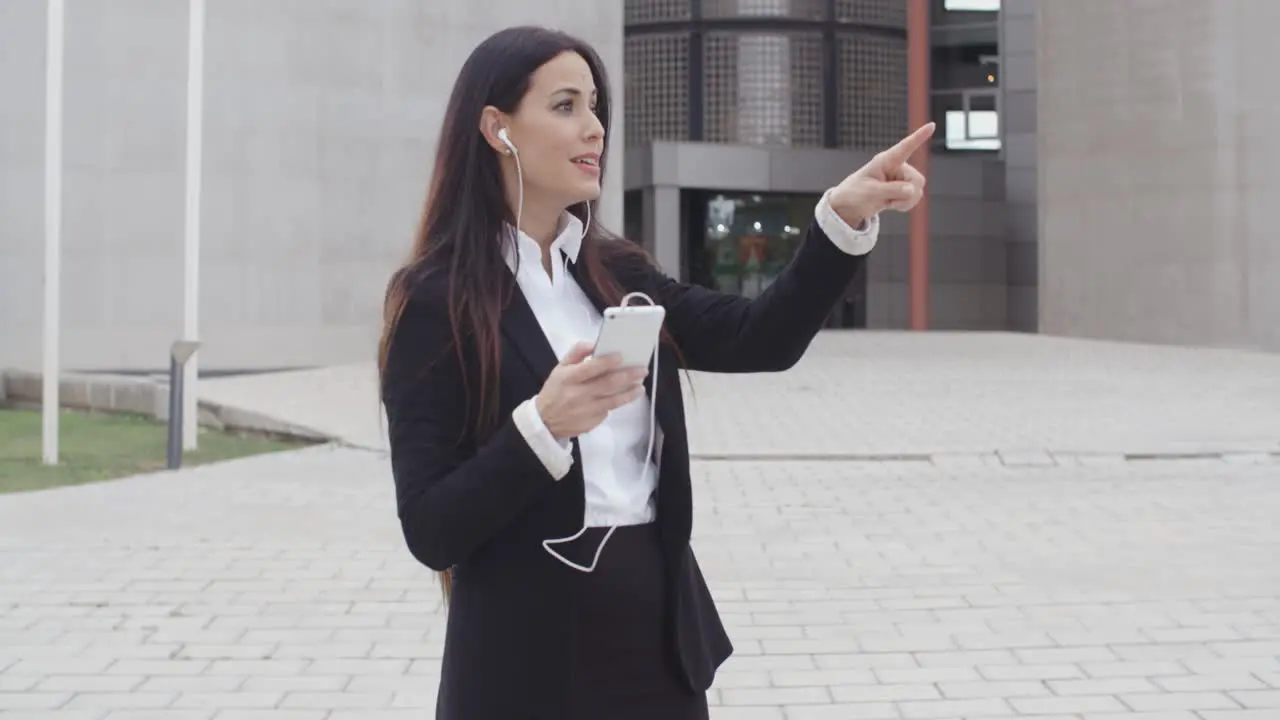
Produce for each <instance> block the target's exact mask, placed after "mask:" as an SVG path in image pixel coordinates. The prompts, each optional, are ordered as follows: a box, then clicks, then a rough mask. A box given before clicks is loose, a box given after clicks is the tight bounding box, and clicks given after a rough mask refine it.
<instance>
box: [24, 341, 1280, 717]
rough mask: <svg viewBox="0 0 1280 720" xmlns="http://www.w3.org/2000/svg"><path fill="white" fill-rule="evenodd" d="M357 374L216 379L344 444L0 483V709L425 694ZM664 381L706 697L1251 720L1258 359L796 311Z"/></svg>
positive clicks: (781, 710) (387, 704) (320, 708)
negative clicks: (679, 451) (828, 331)
mask: <svg viewBox="0 0 1280 720" xmlns="http://www.w3.org/2000/svg"><path fill="white" fill-rule="evenodd" d="M918 340H923V342H917V341H918ZM1012 349H1018V350H1025V351H1026V352H1025V353H1023V354H1020V355H1017V356H1010V355H1008V353H1009V352H1010V350H1012ZM855 351H856V352H855ZM371 372H372V369H371V368H370V367H363V368H339V369H329V370H323V371H312V372H308V373H297V374H291V375H289V376H282V377H274V378H256V379H230V380H228V381H225V382H227V383H228V385H226V386H224V387H223V390H224V391H225V392H224V395H223V397H222V398H221V399H220V401H223V402H224V401H226V397H227V396H230V395H234V393H235V392H239V391H241V389H242V388H243V387H246V386H248V385H250V384H252V383H254V382H266V383H267V384H264V385H262V387H263V388H266V387H271V388H274V389H275V393H276V398H277V400H276V403H277V404H276V406H275V409H274V410H272V408H270V407H257V408H255V409H257V410H259V411H265V410H272V412H275V413H276V414H278V415H281V416H283V417H286V418H287V419H292V420H294V421H297V420H299V419H305V417H306V415H307V413H308V412H309V411H310V410H314V412H313V413H312V414H311V420H312V421H313V424H314V425H317V426H321V427H322V428H324V429H328V430H330V431H337V430H341V431H342V432H334V434H335V435H338V436H340V437H342V438H343V439H344V441H345V443H346V444H334V445H326V446H321V447H316V448H312V449H308V450H303V451H299V452H292V453H286V454H279V455H272V456H264V457H258V458H251V459H245V460H239V461H234V462H229V463H224V464H219V465H214V466H208V467H202V468H192V469H187V470H183V471H180V472H177V473H171V474H170V473H160V474H155V475H149V476H141V477H135V478H129V479H126V480H121V481H116V482H109V483H101V484H95V485H89V486H83V487H75V488H64V489H58V490H52V491H46V492H39V493H30V494H21V495H8V496H0V720H34V719H36V718H39V719H41V720H44V719H47V720H124V719H126V718H127V719H134V718H155V719H156V720H161V719H163V720H170V719H172V720H186V719H188V718H191V719H196V720H247V719H250V718H264V719H270V720H348V719H352V720H354V719H357V718H358V719H360V720H392V719H400V718H419V719H420V718H428V717H432V714H431V708H432V707H433V704H434V695H435V685H436V679H437V677H438V663H439V656H440V650H441V642H442V638H443V635H442V631H443V615H442V614H441V612H440V604H439V593H438V589H437V586H436V585H435V582H434V580H433V578H432V576H431V574H430V572H429V571H428V570H427V569H426V568H423V567H421V566H420V565H417V564H416V563H415V561H413V560H412V558H411V557H410V556H409V555H408V553H407V551H406V550H405V549H404V546H403V541H402V539H401V537H400V531H399V527H398V524H397V521H396V518H395V508H394V500H393V494H392V484H391V479H390V475H389V468H388V462H387V459H386V455H385V452H384V451H382V450H380V449H379V448H378V446H377V442H376V439H377V437H378V429H377V421H376V414H375V413H372V412H370V413H369V414H367V415H362V414H361V413H363V412H364V408H365V406H366V405H367V406H368V408H369V409H370V411H372V410H374V409H376V405H375V404H374V403H375V402H376V400H375V399H374V398H372V396H368V397H363V396H361V395H360V391H359V387H360V383H362V382H366V380H360V379H359V378H360V377H361V373H364V374H365V375H369V377H368V378H367V382H368V385H367V387H368V388H370V389H371V388H372V387H373V386H372V382H371V380H372V377H371ZM302 377H307V378H309V380H310V383H309V385H308V386H307V387H308V392H306V393H303V394H302V396H294V395H292V391H294V390H295V389H296V388H297V387H298V383H299V381H300V378H302ZM326 378H328V384H325V382H321V381H322V380H325V379H326ZM220 382H224V381H220ZM209 385H210V386H216V385H217V384H216V383H210V384H209ZM237 385H238V387H237ZM694 386H695V388H696V389H697V399H696V401H694V400H692V399H691V400H690V412H691V419H690V421H691V423H692V424H693V426H692V430H693V433H694V436H695V437H696V438H697V440H696V443H697V447H696V448H695V449H696V451H697V452H698V454H699V456H700V458H701V459H699V460H697V461H696V462H695V468H694V482H695V487H694V491H695V502H696V507H697V516H696V519H695V530H694V532H695V545H696V549H697V551H698V553H699V558H700V561H701V563H702V566H703V569H704V571H705V572H706V573H707V575H708V580H709V582H710V584H711V586H712V590H713V593H714V594H715V596H716V597H717V600H718V602H719V606H720V609H721V612H722V614H723V617H724V619H725V622H726V624H727V625H728V626H729V631H730V634H731V636H732V638H733V640H734V643H735V645H736V648H737V653H736V655H735V656H734V657H733V658H731V659H730V660H729V661H728V663H727V664H726V665H725V666H724V668H723V670H722V672H721V674H720V675H719V678H718V680H717V683H716V686H715V687H714V688H713V689H712V691H711V692H710V700H711V702H712V704H713V712H712V717H713V718H715V720H829V719H830V720H858V719H870V720H915V719H920V720H925V719H931V718H933V719H949V720H961V719H963V720H986V719H988V718H990V719H992V720H994V719H995V718H1010V717H1034V718H1038V719H1039V720H1068V719H1069V720H1275V719H1277V718H1280V526H1278V525H1277V524H1276V523H1275V521H1276V519H1277V518H1280V456H1278V453H1280V445H1277V443H1280V357H1276V356H1260V355H1250V354H1245V353H1226V352H1216V351H1185V350H1174V349H1157V348H1144V347H1138V346H1123V345H1115V344H1106V343H1088V342H1068V341H1062V340H1055V339H1051V338H1023V337H1013V336H1000V335H997V336H987V342H986V343H984V342H983V336H975V337H965V336H950V335H945V334H940V335H938V336H936V337H930V338H919V337H908V336H905V335H892V334H889V335H883V336H876V335H868V336H866V337H865V338H863V337H858V336H849V335H824V336H823V337H822V338H821V339H820V341H819V343H818V344H817V345H816V346H815V348H814V351H813V352H812V353H811V354H810V356H809V357H807V358H806V359H805V361H804V362H802V363H801V365H800V366H799V367H797V368H796V369H795V370H794V371H792V372H791V373H788V374H786V375H780V376H774V377H767V378H766V377H740V378H721V377H708V376H698V377H696V378H695V379H694ZM228 388H229V389H228ZM269 400H270V397H269V396H268V394H267V393H266V391H265V390H264V391H263V393H262V394H260V395H259V397H258V401H259V402H260V403H261V404H264V405H265V404H268V401H269ZM1134 403H1144V404H1140V405H1138V406H1134ZM750 413H755V414H754V415H752V414H750ZM344 423H345V425H344ZM360 440H364V441H367V442H360ZM1127 454H1133V455H1134V456H1133V457H1131V458H1129V459H1126V458H1125V456H1126V455H1127ZM1160 455H1169V457H1158V456H1160ZM1153 456H1156V457H1153ZM495 691H500V689H495Z"/></svg>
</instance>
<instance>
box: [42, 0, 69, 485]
mask: <svg viewBox="0 0 1280 720" xmlns="http://www.w3.org/2000/svg"><path fill="white" fill-rule="evenodd" d="M48 11H49V15H48V28H47V32H48V39H47V41H46V43H45V55H44V63H45V64H44V68H45V81H44V83H45V100H44V103H45V105H44V107H45V111H44V363H43V364H44V367H43V381H44V388H43V392H42V394H41V413H42V416H43V417H42V419H43V421H44V428H43V438H42V439H43V443H42V444H43V446H44V464H46V465H57V464H58V408H59V407H60V405H61V401H60V398H59V396H58V380H59V378H60V375H61V372H60V368H61V360H60V359H59V357H58V350H59V337H58V331H59V326H60V324H61V322H60V318H61V314H62V308H61V307H60V304H59V300H60V297H61V287H60V286H61V280H62V44H63V43H62V34H63V16H64V7H63V0H49V5H48Z"/></svg>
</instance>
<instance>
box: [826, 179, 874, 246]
mask: <svg viewBox="0 0 1280 720" xmlns="http://www.w3.org/2000/svg"><path fill="white" fill-rule="evenodd" d="M830 195H831V190H827V191H826V192H824V193H823V194H822V199H821V200H819V201H818V205H817V207H815V208H814V209H813V217H814V219H815V220H817V221H818V227H820V228H822V232H823V233H825V234H826V236H827V237H828V238H829V239H830V240H831V242H832V243H834V244H835V246H836V247H838V248H840V249H841V250H842V251H844V252H846V253H848V254H850V255H866V254H867V253H869V252H871V249H872V248H874V247H875V246H876V240H877V239H878V238H879V237H880V216H879V215H872V216H871V217H870V218H867V220H866V222H865V223H864V226H863V228H862V229H860V230H859V229H855V228H852V227H849V223H847V222H845V221H844V218H842V217H840V215H839V214H838V213H837V212H836V211H835V210H832V209H831V202H830V200H828V196H830Z"/></svg>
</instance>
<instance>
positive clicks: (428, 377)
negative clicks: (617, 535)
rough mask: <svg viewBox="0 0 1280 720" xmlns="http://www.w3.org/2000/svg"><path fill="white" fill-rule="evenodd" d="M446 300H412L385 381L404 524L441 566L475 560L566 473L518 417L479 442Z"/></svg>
mask: <svg viewBox="0 0 1280 720" xmlns="http://www.w3.org/2000/svg"><path fill="white" fill-rule="evenodd" d="M442 305H443V303H430V302H428V301H426V300H424V299H423V298H421V297H413V298H411V299H410V300H409V303H408V304H407V305H406V306H405V309H404V312H403V313H402V315H401V318H400V321H399V325H398V328H397V329H396V332H395V333H394V336H393V338H392V343H391V346H390V348H389V350H388V357H387V364H386V371H385V373H384V376H383V381H382V399H383V404H384V406H385V408H386V414H387V435H388V439H389V441H390V446H391V470H392V475H393V476H394V478H395V486H396V505H397V511H398V514H399V517H400V524H401V528H402V530H403V532H404V538H405V542H406V543H407V544H408V547H409V551H410V552H411V553H412V554H413V556H414V557H415V558H417V559H418V561H419V562H421V563H423V564H424V565H426V566H428V567H430V568H432V569H435V570H445V569H447V568H449V567H452V566H453V565H455V564H457V563H459V562H461V561H462V560H464V559H466V558H467V556H468V555H470V554H471V553H472V552H473V551H474V550H475V549H476V548H477V547H479V546H480V545H482V544H483V543H484V542H486V541H487V540H489V539H490V538H491V537H493V536H494V535H495V534H496V533H498V532H499V531H500V530H501V529H502V528H503V527H504V526H505V525H506V524H507V523H509V522H511V521H512V520H513V519H514V518H515V517H516V516H518V515H519V514H520V512H521V511H522V510H524V508H525V507H526V506H527V505H528V504H529V503H530V501H531V500H532V499H533V498H534V497H535V496H536V495H537V494H538V493H539V492H540V491H541V490H543V489H545V488H547V487H549V486H551V485H552V484H553V483H554V482H555V481H556V479H557V478H556V477H555V476H553V475H552V472H551V471H550V470H548V466H547V464H546V463H544V462H543V461H542V460H541V459H539V457H538V455H537V453H535V452H534V450H533V449H532V448H531V447H530V445H529V443H528V442H527V441H526V440H525V437H524V435H523V434H522V433H521V430H520V428H519V427H518V426H517V424H516V420H514V419H513V418H512V417H511V416H507V417H505V418H503V419H502V422H501V423H500V424H499V425H498V427H497V429H496V430H495V431H494V432H493V434H492V435H491V436H490V437H489V439H488V440H487V441H486V442H485V443H483V444H482V445H480V446H479V447H476V446H475V445H474V441H473V440H472V438H473V437H474V434H473V433H472V432H470V430H469V429H468V428H466V427H465V425H464V424H465V423H467V422H471V421H474V418H475V412H474V411H472V412H468V407H469V404H468V398H467V396H466V390H465V388H464V384H463V374H462V368H461V366H460V364H459V362H458V358H457V354H456V352H455V349H454V346H453V340H452V334H451V330H450V325H449V320H448V317H447V315H446V314H445V312H444V308H443V307H442ZM475 391H476V388H474V387H473V388H472V392H473V393H474V392H475Z"/></svg>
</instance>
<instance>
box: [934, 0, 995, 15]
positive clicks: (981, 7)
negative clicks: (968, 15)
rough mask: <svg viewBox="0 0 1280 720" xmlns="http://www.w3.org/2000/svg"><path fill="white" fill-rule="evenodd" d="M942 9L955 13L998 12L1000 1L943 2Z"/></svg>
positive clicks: (949, 0)
mask: <svg viewBox="0 0 1280 720" xmlns="http://www.w3.org/2000/svg"><path fill="white" fill-rule="evenodd" d="M942 7H943V9H945V10H951V11H956V12H1000V0H943V2H942Z"/></svg>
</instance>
